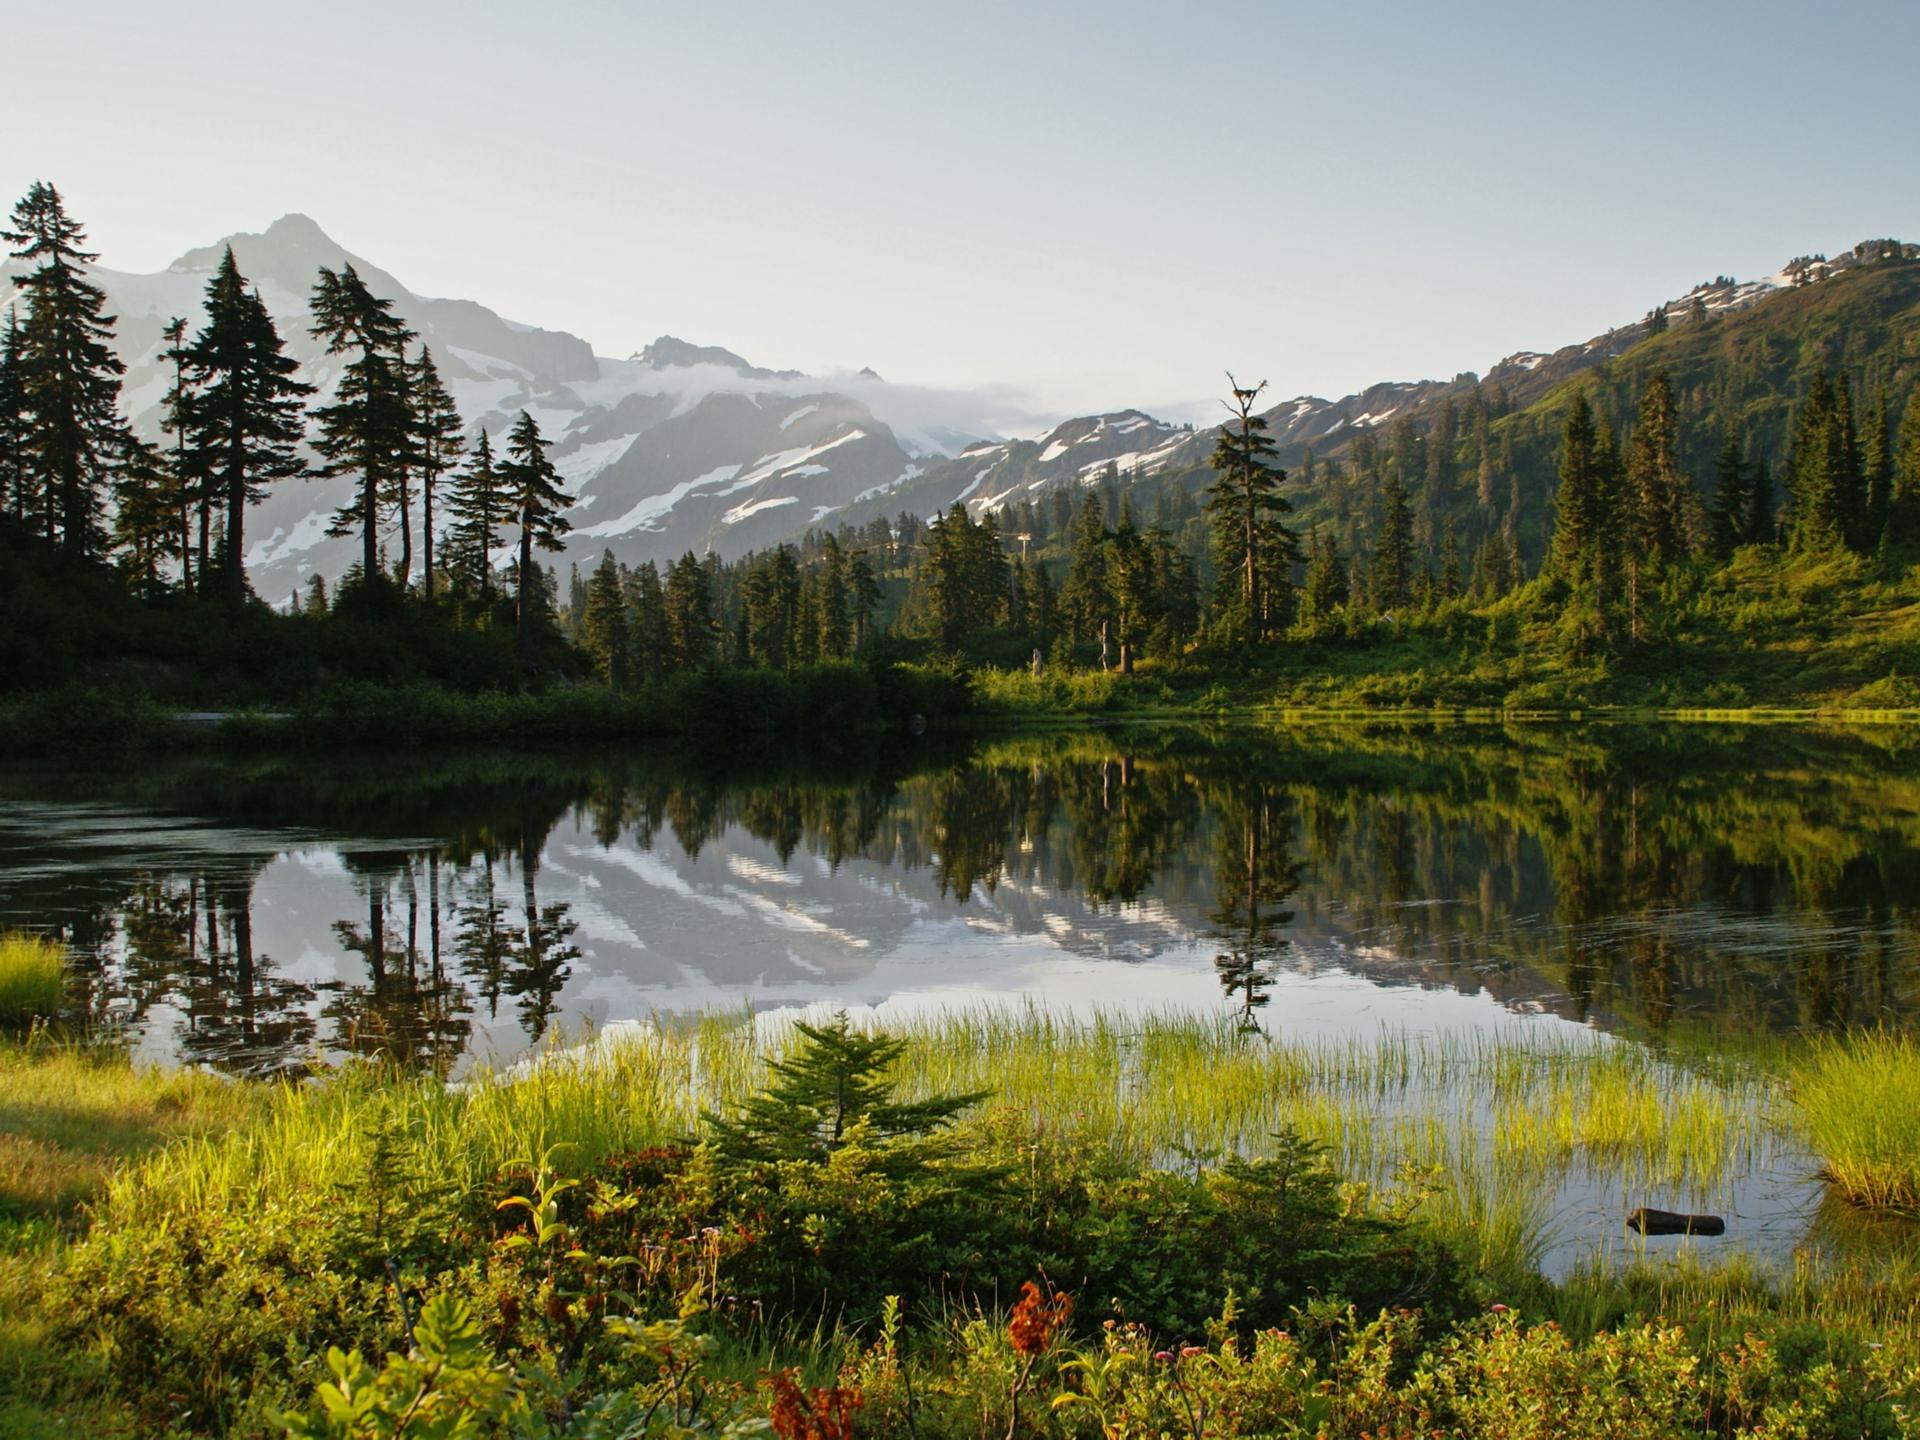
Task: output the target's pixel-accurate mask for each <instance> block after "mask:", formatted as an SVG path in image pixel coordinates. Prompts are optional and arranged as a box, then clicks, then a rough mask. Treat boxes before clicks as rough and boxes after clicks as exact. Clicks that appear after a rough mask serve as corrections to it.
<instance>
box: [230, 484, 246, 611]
mask: <svg viewBox="0 0 1920 1440" xmlns="http://www.w3.org/2000/svg"><path fill="white" fill-rule="evenodd" d="M246 523H247V477H246V473H245V472H244V471H236V472H235V473H233V474H230V475H228V477H227V557H226V567H225V568H226V577H225V579H226V591H227V598H228V599H230V600H239V599H242V598H243V597H245V595H246V593H247V568H246V562H245V561H244V559H243V558H242V557H241V554H240V544H241V537H242V536H243V534H244V533H245V527H246Z"/></svg>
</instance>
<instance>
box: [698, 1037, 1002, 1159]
mask: <svg viewBox="0 0 1920 1440" xmlns="http://www.w3.org/2000/svg"><path fill="white" fill-rule="evenodd" d="M794 1028H795V1030H797V1031H798V1032H799V1034H800V1044H799V1045H798V1046H797V1047H795V1049H794V1052H793V1054H792V1055H791V1056H789V1057H788V1058H787V1059H785V1060H771V1059H770V1060H769V1061H768V1062H767V1066H768V1068H769V1069H770V1070H771V1071H772V1072H773V1078H772V1080H771V1082H770V1083H769V1084H768V1086H767V1087H766V1089H765V1090H763V1091H762V1092H761V1093H760V1094H759V1095H756V1096H754V1097H753V1098H752V1099H750V1100H748V1101H747V1102H746V1103H745V1104H743V1105H742V1106H741V1107H740V1111H739V1114H738V1115H737V1116H736V1117H734V1118H732V1119H725V1118H722V1117H721V1116H719V1115H714V1114H708V1115H707V1116H705V1120H706V1124H707V1129H708V1133H709V1134H710V1135H711V1136H712V1140H713V1145H714V1148H715V1149H716V1150H717V1151H718V1152H719V1153H720V1156H721V1158H722V1159H723V1160H725V1161H728V1162H731V1163H734V1164H743V1163H744V1164H753V1163H761V1164H773V1163H778V1162H782V1161H785V1162H792V1161H810V1162H816V1163H817V1162H820V1161H823V1160H825V1159H826V1158H827V1157H828V1156H829V1155H831V1154H832V1153H833V1152H834V1151H836V1150H838V1149H840V1148H841V1146H843V1145H845V1144H846V1143H847V1141H848V1140H849V1138H851V1136H852V1134H853V1133H854V1132H855V1130H856V1128H857V1129H858V1130H859V1131H860V1132H861V1133H863V1134H864V1135H865V1136H866V1137H867V1139H868V1141H869V1142H870V1143H873V1142H880V1143H885V1142H890V1141H891V1142H902V1143H897V1144H895V1145H892V1146H889V1147H888V1150H889V1151H890V1155H889V1157H888V1158H889V1159H890V1160H891V1161H892V1163H891V1164H890V1165H888V1164H885V1163H884V1162H883V1163H882V1164H881V1165H879V1166H876V1169H880V1170H882V1171H883V1173H888V1174H894V1173H897V1174H898V1175H899V1176H900V1177H901V1178H905V1177H906V1176H907V1175H910V1174H912V1173H913V1172H914V1171H916V1170H918V1169H919V1168H920V1166H921V1165H923V1164H924V1163H925V1161H926V1159H927V1158H929V1156H930V1155H931V1154H932V1153H934V1152H933V1151H932V1150H931V1149H930V1147H928V1146H927V1145H926V1143H925V1142H926V1140H927V1137H929V1136H931V1135H933V1133H934V1132H936V1131H938V1130H941V1129H944V1128H945V1127H946V1126H947V1125H948V1124H949V1123H951V1122H952V1120H953V1119H954V1117H955V1116H957V1115H958V1114H959V1113H960V1112H961V1111H962V1110H964V1109H966V1108H967V1107H968V1106H969V1105H973V1104H976V1103H977V1102H979V1101H980V1100H983V1099H985V1098H986V1093H987V1092H985V1091H977V1092H974V1093H972V1094H966V1095H943V1096H935V1097H934V1098H932V1099H928V1100H915V1101H899V1100H896V1099H895V1098H894V1093H893V1092H894V1085H893V1082H892V1081H890V1080H889V1079H887V1072H888V1071H889V1070H890V1069H891V1068H892V1067H893V1064H894V1062H895V1061H896V1060H898V1059H899V1057H900V1055H901V1053H902V1052H903V1051H904V1050H905V1049H906V1044H905V1042H904V1041H900V1040H893V1039H889V1038H888V1037H886V1036H884V1035H862V1034H861V1033H860V1032H859V1031H857V1030H855V1029H854V1028H853V1027H852V1025H851V1024H850V1023H849V1022H848V1020H847V1017H846V1016H845V1015H839V1016H837V1017H835V1019H834V1020H833V1021H832V1022H831V1023H830V1024H827V1025H819V1026H816V1025H809V1024H807V1023H805V1022H804V1021H796V1022H795V1024H794ZM914 1142H920V1143H918V1144H916V1143H914Z"/></svg>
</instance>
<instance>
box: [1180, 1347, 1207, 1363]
mask: <svg viewBox="0 0 1920 1440" xmlns="http://www.w3.org/2000/svg"><path fill="white" fill-rule="evenodd" d="M1206 1353H1207V1347H1206V1346H1204V1345H1182V1346H1181V1347H1180V1358H1181V1359H1182V1360H1191V1359H1192V1358H1193V1357H1194V1356H1195V1355H1204V1354H1206Z"/></svg>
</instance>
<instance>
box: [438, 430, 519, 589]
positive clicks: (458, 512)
mask: <svg viewBox="0 0 1920 1440" xmlns="http://www.w3.org/2000/svg"><path fill="white" fill-rule="evenodd" d="M507 503H508V502H507V494H506V477H505V476H504V475H503V474H502V473H501V469H500V467H499V466H498V465H496V464H495V463H494V459H493V441H492V440H490V439H489V438H488V437H487V432H486V431H485V430H482V431H481V432H480V436H479V439H477V440H476V441H475V442H474V447H473V456H472V458H471V459H470V460H469V461H468V462H467V468H466V469H465V471H463V472H462V473H461V474H459V475H457V476H455V477H454V487H453V493H452V495H451V496H450V497H449V498H448V501H447V508H448V509H449V510H451V511H452V512H453V525H452V526H451V528H450V529H449V530H448V532H447V548H448V552H449V554H448V558H449V562H450V563H449V568H450V569H451V570H452V571H453V574H454V575H455V577H456V578H457V579H458V580H460V582H461V584H462V586H463V587H465V586H471V587H472V588H474V589H476V590H478V591H479V593H480V600H481V603H482V604H483V605H484V604H487V603H489V602H490V601H491V600H492V599H493V551H494V547H495V546H497V545H498V544H499V543H500V527H501V525H503V524H504V523H505V522H506V516H507Z"/></svg>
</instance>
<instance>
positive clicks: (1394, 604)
mask: <svg viewBox="0 0 1920 1440" xmlns="http://www.w3.org/2000/svg"><path fill="white" fill-rule="evenodd" d="M1369 594H1370V598H1371V599H1372V601H1373V607H1374V609H1375V610H1377V611H1379V612H1381V613H1382V614H1385V613H1388V612H1390V611H1394V610H1399V609H1401V608H1403V607H1404V606H1406V605H1407V603H1408V602H1409V601H1411V600H1412V599H1413V507H1412V504H1411V502H1410V501H1409V500H1408V498H1407V487H1406V483H1405V481H1403V480H1402V479H1401V476H1400V466H1399V464H1398V463H1397V462H1390V463H1389V464H1388V466H1387V478H1386V481H1385V483H1384V484H1383V485H1382V486H1381V487H1380V528H1379V530H1378V531H1377V532H1376V533H1375V535H1374V537H1373V569H1372V573H1371V575H1370V577H1369Z"/></svg>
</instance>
